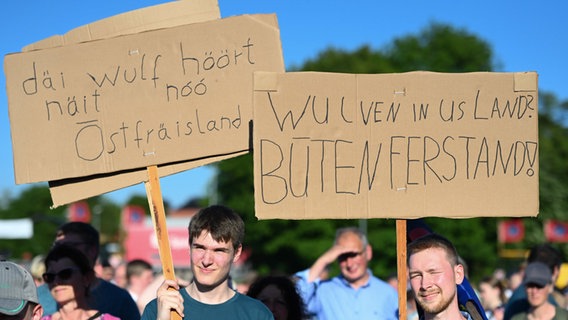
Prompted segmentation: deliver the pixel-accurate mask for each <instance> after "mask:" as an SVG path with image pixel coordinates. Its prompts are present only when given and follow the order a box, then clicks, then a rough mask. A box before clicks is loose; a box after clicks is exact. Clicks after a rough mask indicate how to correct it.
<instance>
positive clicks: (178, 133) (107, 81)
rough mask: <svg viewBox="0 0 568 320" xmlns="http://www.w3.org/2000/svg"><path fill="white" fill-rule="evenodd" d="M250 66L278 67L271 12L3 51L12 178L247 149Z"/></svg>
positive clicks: (81, 173) (85, 172)
mask: <svg viewBox="0 0 568 320" xmlns="http://www.w3.org/2000/svg"><path fill="white" fill-rule="evenodd" d="M256 70H269V71H283V70H284V66H283V59H282V54H281V45H280V38H279V30H278V26H277V22H276V16H275V15H246V16H239V17H231V18H227V19H222V20H218V21H213V22H204V23H196V24H191V25H182V26H177V27H172V28H166V29H160V30H154V31H148V32H144V33H136V34H131V35H126V36H119V37H115V38H109V39H104V40H98V41H89V42H85V43H79V44H70V45H65V46H62V47H56V48H49V49H44V50H37V51H31V52H25V53H19V54H11V55H8V56H6V58H5V71H6V72H5V73H6V75H7V87H8V90H7V91H8V99H9V110H10V119H11V124H12V126H11V127H12V139H13V147H14V163H15V176H16V182H17V183H28V182H36V181H52V180H60V179H67V178H74V177H85V176H91V175H96V174H104V173H109V172H120V171H124V170H130V169H136V168H138V169H139V168H145V167H147V166H149V165H155V164H163V163H164V164H165V163H173V162H179V161H186V160H193V159H200V158H204V157H209V156H211V157H215V156H219V155H227V154H232V153H240V152H242V151H246V150H248V148H249V146H248V141H249V132H248V122H249V120H250V119H251V117H252V110H251V105H252V97H251V94H250V92H252V72H253V71H256Z"/></svg>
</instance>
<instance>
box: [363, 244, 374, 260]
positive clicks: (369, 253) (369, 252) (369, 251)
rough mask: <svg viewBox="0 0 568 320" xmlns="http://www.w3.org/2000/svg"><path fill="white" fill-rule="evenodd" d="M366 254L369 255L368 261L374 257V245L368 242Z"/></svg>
mask: <svg viewBox="0 0 568 320" xmlns="http://www.w3.org/2000/svg"><path fill="white" fill-rule="evenodd" d="M365 254H366V255H367V261H371V259H372V258H373V247H371V245H370V244H367V247H365Z"/></svg>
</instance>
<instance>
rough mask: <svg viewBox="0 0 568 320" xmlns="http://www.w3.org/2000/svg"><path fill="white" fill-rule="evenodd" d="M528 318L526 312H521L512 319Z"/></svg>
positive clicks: (523, 319)
mask: <svg viewBox="0 0 568 320" xmlns="http://www.w3.org/2000/svg"><path fill="white" fill-rule="evenodd" d="M525 319H527V313H526V312H519V313H517V314H515V315H513V316H512V317H511V320H525Z"/></svg>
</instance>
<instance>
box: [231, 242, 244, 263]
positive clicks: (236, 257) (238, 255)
mask: <svg viewBox="0 0 568 320" xmlns="http://www.w3.org/2000/svg"><path fill="white" fill-rule="evenodd" d="M242 252H243V245H242V244H240V245H239V247H238V248H237V250H235V256H234V257H233V263H235V262H237V261H238V260H239V258H240V257H241V253H242Z"/></svg>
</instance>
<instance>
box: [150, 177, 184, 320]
mask: <svg viewBox="0 0 568 320" xmlns="http://www.w3.org/2000/svg"><path fill="white" fill-rule="evenodd" d="M147 171H148V181H147V182H146V183H145V184H144V185H145V187H146V195H147V197H148V204H149V205H150V214H151V215H152V222H153V224H154V231H155V232H156V238H157V240H158V251H159V253H160V261H161V262H162V270H163V272H164V277H165V278H166V279H168V280H176V275H175V272H174V263H173V259H172V251H171V249H170V239H169V238H168V228H167V225H166V211H165V209H164V201H163V199H162V191H161V190H160V177H159V175H158V167H157V166H149V167H148V168H147ZM170 290H175V289H174V288H170ZM170 319H173V320H181V316H180V315H179V313H177V312H176V311H175V310H172V311H171V314H170Z"/></svg>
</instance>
